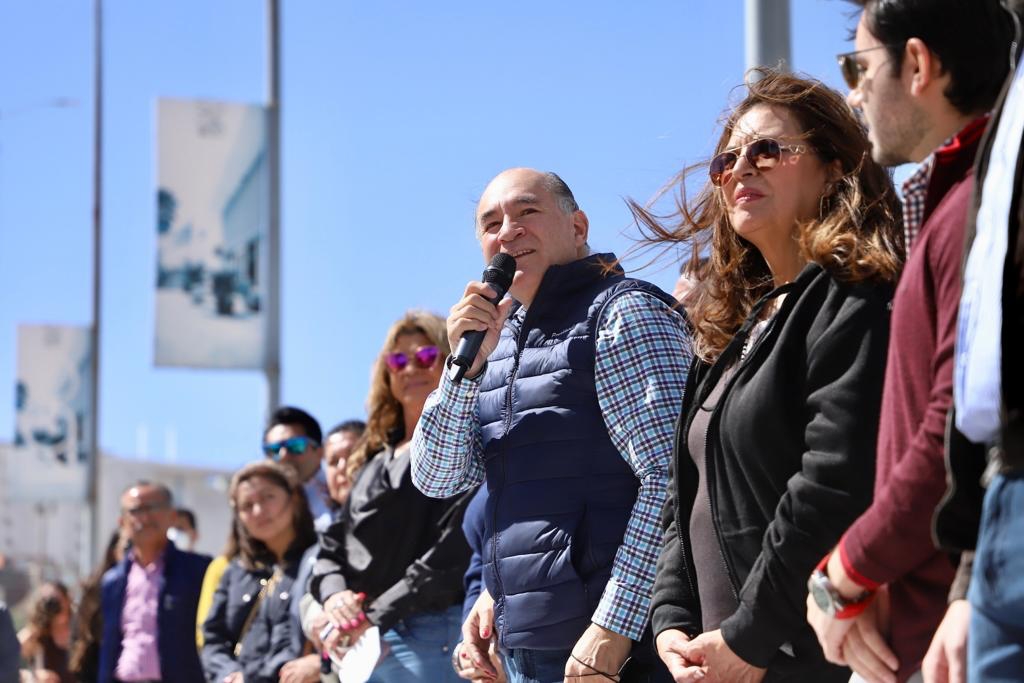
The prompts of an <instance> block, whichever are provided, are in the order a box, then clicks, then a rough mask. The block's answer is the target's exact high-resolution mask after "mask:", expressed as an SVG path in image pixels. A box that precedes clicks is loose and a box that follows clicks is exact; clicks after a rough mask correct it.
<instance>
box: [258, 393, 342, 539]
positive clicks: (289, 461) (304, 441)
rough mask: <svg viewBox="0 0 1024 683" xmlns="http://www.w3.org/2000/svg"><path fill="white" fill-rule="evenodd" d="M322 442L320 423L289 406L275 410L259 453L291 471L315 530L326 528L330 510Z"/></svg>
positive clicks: (328, 522)
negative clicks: (299, 484)
mask: <svg viewBox="0 0 1024 683" xmlns="http://www.w3.org/2000/svg"><path fill="white" fill-rule="evenodd" d="M322 441H323V435H322V432H321V431H320V423H319V422H317V421H316V419H315V418H314V417H313V416H312V415H310V414H309V413H307V412H306V411H305V410H302V409H301V408H295V407H292V406H284V407H281V408H278V409H277V410H275V411H274V414H273V415H271V416H270V420H269V421H268V422H267V428H266V430H265V431H264V432H263V454H264V455H265V456H266V457H268V458H270V459H272V460H273V461H274V462H277V463H280V464H282V465H284V466H285V467H290V468H292V469H293V470H295V472H296V474H298V475H299V479H300V480H301V481H302V482H303V486H304V487H305V489H306V498H307V499H308V500H309V511H310V512H311V513H312V514H313V521H314V523H315V525H316V529H317V531H323V530H324V529H326V528H327V527H328V526H330V523H331V508H332V507H333V503H332V501H331V497H330V493H329V492H328V490H327V473H326V471H325V470H324V469H323V467H322V462H323V455H324V449H323V446H322V445H321V442H322Z"/></svg>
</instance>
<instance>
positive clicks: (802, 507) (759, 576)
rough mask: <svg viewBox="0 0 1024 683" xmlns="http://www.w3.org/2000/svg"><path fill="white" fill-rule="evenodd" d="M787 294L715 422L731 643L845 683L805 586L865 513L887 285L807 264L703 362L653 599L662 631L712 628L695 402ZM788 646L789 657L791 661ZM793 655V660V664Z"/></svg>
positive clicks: (685, 417)
mask: <svg viewBox="0 0 1024 683" xmlns="http://www.w3.org/2000/svg"><path fill="white" fill-rule="evenodd" d="M782 293H787V296H786V298H785V300H784V301H783V302H782V304H781V306H780V308H779V311H778V312H777V313H776V315H775V317H774V318H773V320H772V321H771V322H770V323H769V324H768V327H767V328H766V329H765V331H764V333H763V334H762V335H761V337H760V338H759V340H758V341H757V342H756V343H755V344H754V345H753V348H752V349H751V351H750V354H749V355H748V357H747V358H746V359H745V360H743V361H740V366H739V367H738V369H737V371H736V372H735V373H734V374H733V376H732V378H731V380H730V381H729V384H728V385H727V386H726V388H725V391H724V393H723V394H722V397H721V399H720V400H719V401H718V403H717V408H716V410H715V411H714V413H713V414H712V417H711V422H710V425H709V430H708V440H707V456H706V457H707V463H706V467H707V476H708V478H709V481H708V488H709V493H710V497H711V501H712V502H711V504H712V518H713V520H714V523H715V530H716V533H717V535H718V539H719V545H720V549H721V552H722V557H723V561H724V564H725V567H726V570H727V573H728V576H729V579H730V581H731V583H732V585H733V588H734V590H735V592H736V597H737V600H738V603H739V608H738V609H737V611H736V612H735V613H734V614H733V615H732V616H730V617H728V618H726V619H725V620H724V621H723V622H722V626H721V629H722V635H723V637H724V638H725V641H726V642H727V643H728V644H729V646H730V647H731V648H732V650H733V651H734V652H735V653H736V654H737V655H739V656H740V657H742V658H743V659H744V660H745V661H747V662H749V663H750V664H753V665H755V666H760V667H768V668H769V678H768V680H785V679H787V678H788V677H789V676H793V678H792V680H808V681H809V680H814V681H828V680H837V681H838V680H843V681H845V680H846V679H847V678H848V677H849V672H846V671H845V670H843V669H839V668H837V667H833V666H831V665H829V664H827V663H826V662H825V660H824V658H823V656H822V654H821V650H820V648H819V646H818V643H817V640H816V638H815V636H814V632H813V631H812V630H811V628H810V627H809V626H808V625H807V621H806V618H805V614H806V606H805V600H806V596H807V589H806V584H807V578H808V577H809V576H810V574H811V571H812V570H813V569H814V567H815V565H816V564H817V563H818V562H819V561H820V560H821V558H822V557H823V556H824V555H825V554H826V553H827V552H828V551H829V550H831V549H832V548H833V547H834V546H835V544H836V543H837V542H838V540H839V537H840V535H841V534H842V533H843V531H844V530H845V529H846V528H847V527H848V526H849V525H850V523H851V522H852V521H853V520H854V519H856V518H857V516H858V515H859V514H860V513H861V512H862V511H863V510H864V509H865V508H866V507H867V506H868V504H869V503H870V501H871V492H872V486H873V483H874V471H875V468H874V464H875V441H876V436H877V432H878V415H879V410H880V405H881V395H882V382H883V376H884V374H885V359H886V347H887V344H888V337H889V303H890V301H891V299H892V288H891V287H890V286H888V285H868V284H859V285H844V284H840V283H838V282H837V281H836V280H834V279H833V278H832V277H831V276H830V275H829V274H828V273H826V272H825V271H824V270H823V269H822V268H821V267H820V266H818V265H814V264H812V265H808V266H807V267H806V268H805V269H804V270H803V271H802V272H801V273H800V275H799V276H798V277H797V279H796V280H795V281H794V282H793V283H792V284H789V285H784V286H783V287H780V288H778V289H776V290H775V291H774V292H772V293H771V294H769V295H767V296H766V297H765V299H763V300H762V302H761V303H760V304H759V305H758V306H757V307H756V308H755V311H754V312H753V313H752V314H751V316H750V318H749V319H748V320H747V322H746V323H745V324H744V326H743V327H742V328H741V330H740V332H739V333H738V334H737V335H736V338H734V339H733V341H732V342H731V343H730V345H729V346H728V348H726V350H725V351H724V352H723V353H722V355H721V356H720V357H719V359H718V361H717V362H716V363H715V364H714V366H708V365H707V364H705V363H702V362H700V361H699V360H698V361H695V363H694V367H693V368H692V369H691V372H690V380H689V382H688V383H687V387H686V391H685V395H684V400H683V413H682V417H681V418H680V422H679V425H678V426H677V431H676V446H675V453H674V456H673V462H672V470H671V480H670V484H669V491H668V500H667V503H666V506H665V509H664V512H663V515H662V523H663V529H664V540H663V547H662V552H661V556H660V557H659V559H658V574H657V578H656V580H655V584H654V594H653V598H652V601H651V610H652V621H653V626H654V632H655V633H656V634H657V633H660V632H661V631H664V630H666V629H669V628H677V629H681V630H683V631H685V632H686V633H687V634H689V635H690V636H691V637H692V636H695V635H696V634H698V633H700V631H701V614H700V604H699V600H698V593H697V588H696V585H695V581H696V579H695V576H696V575H695V570H694V566H693V563H692V559H691V557H692V555H691V552H690V548H689V518H690V512H691V510H692V507H693V501H694V499H695V497H696V492H697V470H696V468H695V467H694V464H693V460H692V457H691V455H690V452H689V449H688V447H687V438H686V436H687V432H688V431H689V427H690V423H691V421H692V419H693V416H694V412H695V411H694V410H693V409H692V408H693V407H694V406H699V405H701V404H702V403H703V402H704V397H705V396H706V395H707V393H708V392H709V391H710V390H711V389H712V388H713V387H714V384H715V382H716V381H717V378H718V377H719V376H720V374H721V372H722V370H723V369H724V368H726V367H728V366H729V365H731V364H732V363H734V362H736V359H738V358H739V353H740V349H741V348H742V346H743V342H744V340H745V338H746V336H747V333H748V330H749V329H750V327H752V326H753V324H754V322H755V318H756V317H757V312H758V311H759V310H760V308H761V306H762V305H764V304H766V303H767V302H768V301H769V300H770V299H772V298H774V297H775V296H778V295H779V294H782ZM780 648H782V652H784V653H786V654H780ZM787 655H789V656H787Z"/></svg>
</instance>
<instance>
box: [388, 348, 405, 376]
mask: <svg viewBox="0 0 1024 683" xmlns="http://www.w3.org/2000/svg"><path fill="white" fill-rule="evenodd" d="M385 360H386V361H387V364H388V367H389V368H391V369H392V370H394V371H395V372H398V371H399V370H401V369H402V368H404V367H405V366H406V365H408V364H409V357H408V356H406V355H405V354H404V353H402V352H401V351H399V352H398V353H389V354H388V355H387V357H386V358H385Z"/></svg>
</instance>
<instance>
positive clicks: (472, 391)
mask: <svg viewBox="0 0 1024 683" xmlns="http://www.w3.org/2000/svg"><path fill="white" fill-rule="evenodd" d="M525 314H526V311H525V309H523V308H521V309H519V311H517V315H520V316H525ZM595 355H596V358H595V383H596V385H597V399H598V404H599V405H600V407H601V412H602V414H603V415H604V422H605V425H606V426H607V428H608V436H609V437H610V438H611V441H612V443H613V444H614V445H615V447H616V448H617V449H618V450H619V452H620V453H621V454H622V457H623V459H625V460H626V462H628V463H629V465H630V467H631V468H632V469H633V472H634V473H636V476H637V479H639V480H640V492H639V494H638V495H637V499H636V503H635V504H634V505H633V513H632V516H631V517H630V520H629V524H628V526H627V528H626V534H625V536H624V537H623V540H622V545H621V546H620V547H619V550H618V552H617V553H616V555H615V561H614V564H613V565H612V575H611V579H609V581H608V584H607V585H606V587H605V590H604V593H603V595H602V596H601V601H600V603H599V604H598V607H597V611H596V612H595V613H594V615H593V617H592V619H591V620H592V621H593V622H594V623H595V624H597V625H599V626H603V627H604V628H607V629H609V630H611V631H614V632H615V633H619V634H621V635H624V636H628V637H629V638H632V639H633V640H639V639H640V637H641V636H642V635H643V630H644V627H645V626H646V624H647V610H648V607H649V605H650V600H651V587H652V585H653V584H654V574H655V564H656V563H657V560H658V554H659V552H660V551H661V520H660V515H661V509H662V507H663V506H664V504H665V490H666V487H667V485H668V468H669V462H670V460H671V457H672V445H673V438H674V432H675V422H676V419H677V418H678V417H679V413H680V411H681V409H682V403H683V388H684V386H685V384H686V376H687V373H688V372H689V367H690V359H691V358H692V351H691V349H690V339H689V333H688V332H687V330H686V324H685V322H684V320H683V318H682V316H680V315H679V314H678V313H677V312H675V311H674V310H672V309H671V308H670V307H669V306H667V305H666V304H665V303H664V302H663V301H661V300H659V299H657V298H655V297H653V296H651V295H650V294H646V293H644V292H629V293H627V294H624V295H622V296H619V297H617V298H615V299H614V300H613V301H612V303H611V304H610V305H609V306H608V308H607V309H606V311H605V312H604V314H603V316H602V318H601V320H600V321H599V323H598V331H597V346H596V351H595ZM479 391H480V383H479V379H477V380H463V381H462V382H461V383H459V384H455V383H453V382H452V381H450V380H449V379H448V377H447V375H445V376H444V377H443V378H442V379H441V385H440V386H439V387H438V389H437V390H436V391H435V392H434V393H432V394H431V395H430V397H429V398H428V399H427V403H426V405H425V406H424V409H423V414H422V416H421V417H420V421H419V423H418V424H417V425H416V432H415V434H414V435H413V439H412V456H411V457H412V477H413V481H414V482H415V483H416V486H417V487H418V488H419V489H420V490H421V491H423V492H424V493H426V494H427V495H429V496H437V497H448V496H451V495H454V494H456V493H458V492H460V491H464V490H466V489H468V488H469V487H471V486H473V485H475V484H477V483H479V482H481V481H483V480H484V467H483V461H482V456H483V445H482V442H481V438H480V423H479V420H478V417H477V397H478V394H479Z"/></svg>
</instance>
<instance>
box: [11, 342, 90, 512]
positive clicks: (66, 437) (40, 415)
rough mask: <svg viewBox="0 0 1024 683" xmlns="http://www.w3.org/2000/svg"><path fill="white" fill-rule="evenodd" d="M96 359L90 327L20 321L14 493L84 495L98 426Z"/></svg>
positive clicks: (41, 497)
mask: <svg viewBox="0 0 1024 683" xmlns="http://www.w3.org/2000/svg"><path fill="white" fill-rule="evenodd" d="M91 360H92V348H91V344H90V339H89V328H88V327H67V326H57V325H19V326H18V379H17V387H16V389H15V429H14V456H13V457H11V458H8V459H7V465H8V468H7V470H8V471H7V475H8V482H9V485H8V491H9V492H10V495H11V498H13V499H15V500H23V501H24V500H30V501H53V500H60V501H69V500H70V501H75V500H84V499H85V494H86V485H87V472H88V467H89V444H90V443H91V441H90V435H91V433H92V430H93V429H95V425H94V419H93V416H94V414H95V413H94V411H93V407H92V405H91V400H92V392H91V386H92V384H91V382H92V380H91V373H90V363H91Z"/></svg>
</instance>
